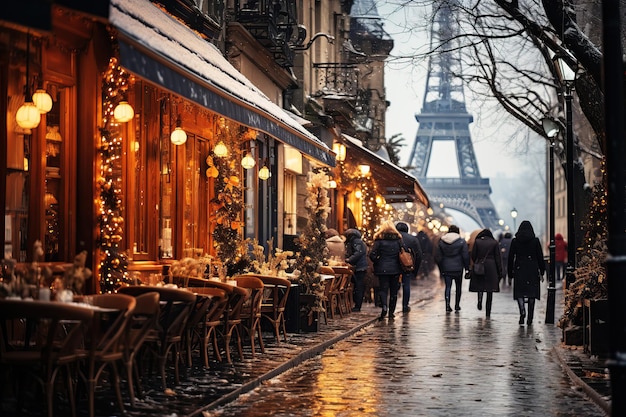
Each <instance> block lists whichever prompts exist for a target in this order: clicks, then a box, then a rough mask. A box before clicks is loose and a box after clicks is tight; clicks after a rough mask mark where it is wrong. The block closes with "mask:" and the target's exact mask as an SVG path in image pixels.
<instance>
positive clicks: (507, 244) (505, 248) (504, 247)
mask: <svg viewBox="0 0 626 417" xmlns="http://www.w3.org/2000/svg"><path fill="white" fill-rule="evenodd" d="M512 240H513V236H511V233H509V232H507V233H506V234H505V235H504V236H503V237H502V239H500V254H501V255H502V262H503V265H504V267H505V268H506V265H507V263H508V260H509V250H510V249H511V241H512Z"/></svg>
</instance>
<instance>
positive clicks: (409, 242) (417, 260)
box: [400, 232, 423, 275]
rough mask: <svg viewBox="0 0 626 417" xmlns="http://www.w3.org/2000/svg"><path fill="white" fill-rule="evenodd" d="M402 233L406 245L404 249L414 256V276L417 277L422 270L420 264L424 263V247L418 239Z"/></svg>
mask: <svg viewBox="0 0 626 417" xmlns="http://www.w3.org/2000/svg"><path fill="white" fill-rule="evenodd" d="M400 233H401V234H402V243H403V245H404V249H405V250H409V251H410V252H411V254H412V255H413V265H415V267H414V268H415V269H414V270H413V272H412V274H414V275H415V274H416V273H417V271H418V270H419V269H420V264H421V263H422V257H423V255H422V247H421V245H420V242H419V240H418V239H417V237H415V236H413V235H412V234H410V233H407V232H400Z"/></svg>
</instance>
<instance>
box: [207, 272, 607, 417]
mask: <svg viewBox="0 0 626 417" xmlns="http://www.w3.org/2000/svg"><path fill="white" fill-rule="evenodd" d="M466 289H467V281H466V282H465V283H464V290H466ZM502 289H503V291H502V292H501V293H499V294H494V305H493V309H492V317H491V319H486V318H485V317H484V314H485V313H484V310H483V311H478V310H477V307H476V294H473V293H469V292H464V294H463V299H462V301H461V306H462V310H461V311H460V312H458V313H446V312H445V309H444V304H443V300H442V295H439V294H438V295H436V296H435V297H434V298H432V299H431V300H428V301H424V302H421V303H419V304H418V305H415V306H414V307H413V310H412V311H411V312H410V313H409V314H406V315H403V314H402V313H400V314H397V315H396V319H395V320H388V319H385V320H383V321H380V322H376V323H375V324H374V325H372V326H369V327H366V328H363V329H362V330H361V331H359V332H358V333H357V334H355V335H354V336H352V337H350V338H348V339H346V340H344V341H341V342H339V343H337V344H335V345H334V346H333V348H332V349H328V350H326V351H325V352H324V353H323V354H321V355H320V356H318V357H316V358H314V359H311V360H309V361H307V362H305V363H304V364H302V365H301V366H299V367H296V368H294V369H293V370H291V371H289V372H286V373H284V374H282V375H280V376H278V377H276V378H274V379H271V380H269V381H267V382H266V383H265V384H264V385H263V386H261V387H259V388H257V389H256V390H254V391H252V392H250V393H248V394H244V395H242V396H241V397H240V398H239V399H237V400H236V401H233V402H232V403H230V404H228V405H227V406H225V407H223V408H217V409H213V410H207V411H205V413H204V415H205V416H224V417H227V416H243V415H245V416H247V417H254V416H265V415H273V416H354V415H372V416H604V415H605V413H604V411H603V410H602V409H601V408H599V407H598V406H597V405H596V404H595V403H594V402H592V401H590V400H589V398H587V397H586V396H585V395H584V392H583V391H581V390H580V389H579V388H578V387H576V386H574V385H573V384H572V382H571V380H570V379H569V378H568V376H567V375H566V374H565V373H564V372H563V369H562V368H561V366H560V363H559V361H558V359H557V358H556V357H555V355H553V353H552V352H553V346H555V345H558V344H559V342H560V335H561V332H560V329H558V328H556V327H555V326H551V325H544V324H543V320H544V317H545V292H544V299H542V300H541V302H539V303H537V307H536V311H535V323H534V325H532V326H526V325H524V326H520V325H519V324H518V318H519V313H518V311H517V306H516V303H515V302H514V300H513V299H512V295H511V288H510V287H509V286H503V288H502ZM439 290H440V292H441V294H442V293H443V289H442V288H439ZM560 293H561V290H558V291H557V302H556V306H557V311H556V317H557V318H558V317H559V316H560V314H561V311H560V309H559V306H562V295H561V294H560ZM367 311H368V313H371V312H372V311H373V312H374V314H375V313H376V312H377V310H375V309H374V307H368V308H367Z"/></svg>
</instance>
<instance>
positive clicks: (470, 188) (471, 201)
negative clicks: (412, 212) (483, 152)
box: [409, 2, 502, 230]
mask: <svg viewBox="0 0 626 417" xmlns="http://www.w3.org/2000/svg"><path fill="white" fill-rule="evenodd" d="M457 34H458V26H457V24H456V21H455V19H454V12H453V11H452V10H451V8H450V4H449V3H448V2H444V3H439V9H438V10H437V12H436V16H435V19H433V25H432V27H431V40H430V42H431V50H432V47H433V45H442V44H443V43H445V44H444V46H443V50H444V51H445V52H442V53H439V54H435V55H432V56H431V57H430V59H429V62H428V76H427V78H426V90H425V94H424V102H423V104H422V111H421V113H420V114H416V115H415V119H416V120H417V122H418V123H419V128H418V130H417V135H416V137H415V142H414V143H413V147H412V150H411V155H410V159H409V171H410V172H411V173H412V174H413V175H414V176H415V177H416V178H417V179H418V180H419V182H420V184H422V187H423V188H424V189H425V190H426V192H427V194H428V197H429V199H430V200H431V202H432V203H434V205H439V204H443V207H444V209H445V208H450V209H455V210H458V211H460V212H462V213H464V214H466V215H468V216H469V217H470V218H472V219H473V220H474V221H476V223H478V224H479V225H480V227H481V228H489V229H491V230H496V229H498V228H501V227H502V226H500V224H499V220H500V217H499V216H498V213H497V212H496V209H495V207H494V205H493V203H492V201H491V198H490V194H491V186H490V185H489V178H481V176H480V171H479V170H478V163H477V162H476V155H475V154H474V146H473V144H472V138H471V136H470V131H469V124H470V123H472V122H473V120H474V119H473V117H472V115H471V114H469V113H467V110H466V108H465V95H464V92H463V84H462V80H461V79H460V78H458V77H455V76H454V74H460V73H461V70H462V68H461V57H460V53H459V50H458V48H457V47H456V45H455V44H453V42H454V41H450V40H453V39H455V38H456V35H457ZM435 141H454V144H455V149H456V161H457V163H458V172H459V178H454V177H450V178H429V177H427V176H426V174H427V172H428V165H429V163H430V158H431V154H432V150H433V143H434V142H435Z"/></svg>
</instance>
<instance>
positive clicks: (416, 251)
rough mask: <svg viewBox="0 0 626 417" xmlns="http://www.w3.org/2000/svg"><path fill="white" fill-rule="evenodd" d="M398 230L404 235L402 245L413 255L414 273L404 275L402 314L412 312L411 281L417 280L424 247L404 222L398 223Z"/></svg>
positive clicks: (404, 273)
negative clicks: (410, 302) (410, 304)
mask: <svg viewBox="0 0 626 417" xmlns="http://www.w3.org/2000/svg"><path fill="white" fill-rule="evenodd" d="M396 229H398V232H400V234H401V235H402V243H403V245H404V248H405V250H408V251H409V252H410V253H411V255H413V271H411V272H403V273H402V312H403V313H408V312H409V311H411V307H410V306H409V301H410V299H411V281H412V280H413V279H415V276H416V275H417V271H418V270H419V268H420V264H421V263H422V247H421V246H420V242H419V240H417V237H415V236H413V235H412V234H410V233H409V225H408V224H406V223H404V222H398V223H396Z"/></svg>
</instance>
